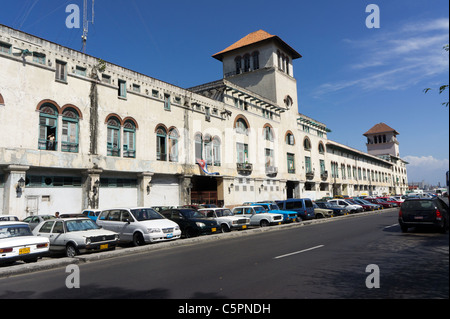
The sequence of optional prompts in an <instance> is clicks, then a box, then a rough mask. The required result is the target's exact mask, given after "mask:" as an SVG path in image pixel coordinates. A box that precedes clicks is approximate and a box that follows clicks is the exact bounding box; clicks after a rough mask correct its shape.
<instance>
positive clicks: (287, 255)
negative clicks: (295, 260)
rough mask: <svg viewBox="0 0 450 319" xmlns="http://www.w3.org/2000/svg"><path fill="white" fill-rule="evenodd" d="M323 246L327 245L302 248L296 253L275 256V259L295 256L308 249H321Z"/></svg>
mask: <svg viewBox="0 0 450 319" xmlns="http://www.w3.org/2000/svg"><path fill="white" fill-rule="evenodd" d="M323 247H325V246H324V245H320V246H317V247H312V248H308V249H305V250H302V251H297V252H295V253H290V254H286V255H283V256H278V257H275V258H274V259H281V258H285V257H289V256H293V255H298V254H302V253H306V252H307V251H311V250H315V249H319V248H323Z"/></svg>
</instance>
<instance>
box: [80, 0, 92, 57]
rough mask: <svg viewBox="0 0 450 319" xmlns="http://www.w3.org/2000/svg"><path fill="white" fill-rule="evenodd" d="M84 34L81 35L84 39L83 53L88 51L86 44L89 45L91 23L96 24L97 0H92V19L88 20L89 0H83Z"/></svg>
mask: <svg viewBox="0 0 450 319" xmlns="http://www.w3.org/2000/svg"><path fill="white" fill-rule="evenodd" d="M83 1H84V4H83V35H82V36H81V39H82V41H83V53H86V45H87V36H88V32H89V23H92V24H94V3H95V0H92V21H90V20H88V19H89V18H88V9H87V5H88V0H83Z"/></svg>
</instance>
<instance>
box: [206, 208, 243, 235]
mask: <svg viewBox="0 0 450 319" xmlns="http://www.w3.org/2000/svg"><path fill="white" fill-rule="evenodd" d="M198 212H199V213H200V214H202V215H203V216H205V217H206V218H212V219H214V220H215V221H217V223H218V224H219V225H220V228H221V230H222V231H223V232H230V231H232V230H242V229H247V228H248V226H250V218H247V217H238V216H234V215H233V213H232V212H231V210H229V209H228V208H202V209H199V210H198Z"/></svg>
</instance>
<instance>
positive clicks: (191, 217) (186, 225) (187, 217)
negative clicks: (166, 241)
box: [161, 208, 221, 238]
mask: <svg viewBox="0 0 450 319" xmlns="http://www.w3.org/2000/svg"><path fill="white" fill-rule="evenodd" d="M161 214H162V215H163V216H164V217H166V218H167V219H170V220H171V221H173V222H175V223H176V224H177V225H178V226H179V228H180V229H181V234H182V235H183V236H184V237H186V238H190V237H197V236H202V235H210V234H214V233H218V232H219V231H220V230H221V229H220V225H219V224H218V223H217V221H215V220H211V219H208V218H205V216H203V215H202V214H201V213H199V212H198V211H196V210H194V209H190V208H173V209H167V210H163V211H162V212H161Z"/></svg>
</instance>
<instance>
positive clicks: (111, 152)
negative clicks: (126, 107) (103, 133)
mask: <svg viewBox="0 0 450 319" xmlns="http://www.w3.org/2000/svg"><path fill="white" fill-rule="evenodd" d="M119 135H120V134H119V129H117V128H113V127H108V137H107V138H108V152H107V154H108V156H116V157H119V156H120V147H119V145H120V144H119V143H120V141H119Z"/></svg>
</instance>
